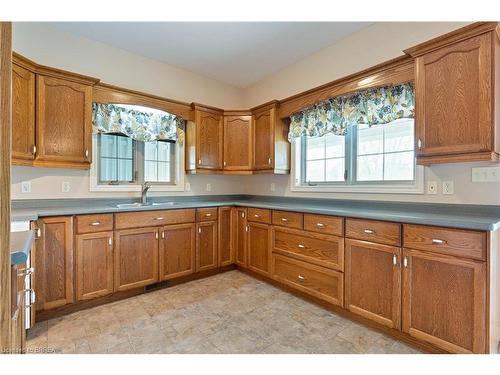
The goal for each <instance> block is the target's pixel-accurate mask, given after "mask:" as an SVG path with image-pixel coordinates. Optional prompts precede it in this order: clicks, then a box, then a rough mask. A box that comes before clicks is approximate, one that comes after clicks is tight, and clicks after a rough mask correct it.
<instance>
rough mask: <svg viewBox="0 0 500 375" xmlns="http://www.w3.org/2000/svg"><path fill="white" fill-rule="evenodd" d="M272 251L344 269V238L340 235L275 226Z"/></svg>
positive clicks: (324, 265) (340, 269)
mask: <svg viewBox="0 0 500 375" xmlns="http://www.w3.org/2000/svg"><path fill="white" fill-rule="evenodd" d="M273 251H274V252H276V253H279V254H281V255H286V256H289V257H293V258H296V259H299V260H303V261H306V262H309V263H314V264H317V265H320V266H323V267H328V268H332V269H336V270H339V271H343V270H344V239H343V238H340V237H335V236H329V235H325V234H315V233H307V232H304V231H301V230H297V229H288V228H278V227H275V228H274V235H273Z"/></svg>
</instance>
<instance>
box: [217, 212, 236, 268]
mask: <svg viewBox="0 0 500 375" xmlns="http://www.w3.org/2000/svg"><path fill="white" fill-rule="evenodd" d="M218 217H219V222H218V232H219V233H218V235H219V238H218V242H219V256H218V259H219V267H223V266H229V265H231V264H233V263H234V246H233V230H234V229H233V209H232V208H231V207H219V215H218Z"/></svg>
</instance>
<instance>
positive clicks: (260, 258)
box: [247, 222, 271, 276]
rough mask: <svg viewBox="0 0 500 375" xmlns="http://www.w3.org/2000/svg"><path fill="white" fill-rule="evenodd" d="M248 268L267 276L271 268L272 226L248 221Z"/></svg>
mask: <svg viewBox="0 0 500 375" xmlns="http://www.w3.org/2000/svg"><path fill="white" fill-rule="evenodd" d="M247 236H248V237H247V238H248V240H247V246H248V248H247V250H248V268H249V269H250V270H252V271H255V272H258V273H260V274H263V275H265V276H269V275H270V270H271V226H270V225H268V224H261V223H253V222H250V223H248V234H247Z"/></svg>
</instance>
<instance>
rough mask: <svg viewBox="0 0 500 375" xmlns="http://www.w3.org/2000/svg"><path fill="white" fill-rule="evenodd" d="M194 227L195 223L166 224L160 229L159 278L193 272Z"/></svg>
mask: <svg viewBox="0 0 500 375" xmlns="http://www.w3.org/2000/svg"><path fill="white" fill-rule="evenodd" d="M195 229H196V224H195V223H187V224H178V225H167V226H165V227H163V228H162V229H161V240H160V280H169V279H173V278H175V277H179V276H185V275H189V274H192V273H194V271H195V254H196V242H195V241H196V235H195Z"/></svg>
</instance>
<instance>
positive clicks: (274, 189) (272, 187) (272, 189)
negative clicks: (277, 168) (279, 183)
mask: <svg viewBox="0 0 500 375" xmlns="http://www.w3.org/2000/svg"><path fill="white" fill-rule="evenodd" d="M270 188H271V191H276V184H275V183H274V182H271V187H270Z"/></svg>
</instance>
